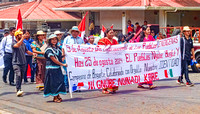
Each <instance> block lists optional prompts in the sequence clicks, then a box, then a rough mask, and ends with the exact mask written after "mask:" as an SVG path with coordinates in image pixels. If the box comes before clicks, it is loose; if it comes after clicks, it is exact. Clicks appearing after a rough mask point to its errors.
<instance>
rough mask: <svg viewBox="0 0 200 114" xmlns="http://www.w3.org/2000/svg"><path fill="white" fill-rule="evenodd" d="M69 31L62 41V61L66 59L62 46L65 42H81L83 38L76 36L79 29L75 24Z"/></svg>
mask: <svg viewBox="0 0 200 114" xmlns="http://www.w3.org/2000/svg"><path fill="white" fill-rule="evenodd" d="M69 32H70V34H71V35H69V36H67V37H66V38H65V39H64V41H63V46H62V57H63V58H62V61H63V62H64V61H65V60H66V59H65V51H64V46H65V45H66V44H83V43H84V41H83V39H82V38H81V37H79V36H78V35H79V34H80V31H79V29H78V27H77V26H73V27H72V29H70V31H69ZM66 62H67V61H66ZM68 83H69V82H68ZM74 92H81V91H80V90H77V91H74Z"/></svg>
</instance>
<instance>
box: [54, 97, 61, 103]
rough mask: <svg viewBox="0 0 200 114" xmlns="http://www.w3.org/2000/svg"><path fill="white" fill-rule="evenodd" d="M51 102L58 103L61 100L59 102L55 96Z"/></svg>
mask: <svg viewBox="0 0 200 114" xmlns="http://www.w3.org/2000/svg"><path fill="white" fill-rule="evenodd" d="M53 102H56V103H60V102H61V100H60V99H59V98H58V97H57V96H55V97H54V98H53Z"/></svg>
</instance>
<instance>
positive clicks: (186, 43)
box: [177, 26, 196, 87]
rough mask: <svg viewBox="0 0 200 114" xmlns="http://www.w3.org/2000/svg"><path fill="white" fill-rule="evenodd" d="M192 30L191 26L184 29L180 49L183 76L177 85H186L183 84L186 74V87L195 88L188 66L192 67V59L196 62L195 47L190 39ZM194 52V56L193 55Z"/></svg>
mask: <svg viewBox="0 0 200 114" xmlns="http://www.w3.org/2000/svg"><path fill="white" fill-rule="evenodd" d="M190 31H191V30H190V28H189V26H184V27H183V34H184V35H183V37H182V38H181V40H180V48H181V76H179V78H178V80H177V83H178V84H180V85H185V84H184V82H183V74H185V80H186V86H190V87H191V86H194V84H193V83H192V82H191V81H190V79H189V75H188V65H190V62H191V59H192V61H193V62H194V61H196V60H195V55H194V47H193V41H192V39H191V38H190ZM191 52H192V55H191Z"/></svg>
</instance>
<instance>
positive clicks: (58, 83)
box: [44, 68, 66, 97]
mask: <svg viewBox="0 0 200 114" xmlns="http://www.w3.org/2000/svg"><path fill="white" fill-rule="evenodd" d="M58 94H66V88H65V83H64V76H63V74H62V71H61V68H57V69H55V68H54V69H51V68H49V69H46V75H45V83H44V97H48V96H50V95H51V96H57V95H58Z"/></svg>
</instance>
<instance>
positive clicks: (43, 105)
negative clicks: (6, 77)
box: [0, 71, 200, 114]
mask: <svg viewBox="0 0 200 114" xmlns="http://www.w3.org/2000/svg"><path fill="white" fill-rule="evenodd" d="M0 75H1V76H2V71H0ZM189 75H190V79H191V81H192V82H193V83H194V84H195V86H194V87H186V86H180V85H178V84H177V83H176V78H171V79H165V80H160V81H156V82H154V84H155V85H157V86H158V87H157V88H156V89H154V90H149V89H139V88H137V85H136V84H134V85H129V86H122V87H120V88H119V91H117V93H116V94H109V95H105V94H101V92H100V90H95V91H82V92H80V93H73V98H72V99H71V98H70V95H69V94H67V95H64V96H63V95H61V97H62V98H63V102H62V103H54V102H52V99H53V98H52V97H48V98H43V92H40V91H39V90H37V89H36V88H35V84H26V85H24V84H23V85H22V90H23V91H24V92H25V94H24V96H23V97H16V93H15V87H13V86H9V85H8V84H4V83H3V82H2V78H0V114H1V113H3V114H4V113H7V114H10V113H14V114H29V113H36V114H48V113H62V114H63V113H75V114H88V113H95V114H96V113H97V114H98V113H101V114H107V113H109V114H110V113H111V114H112V113H113V114H114V113H117V114H126V113H127V114H129V113H130V114H155V113H158V114H170V113H174V114H199V113H200V74H198V73H192V72H190V74H189Z"/></svg>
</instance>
